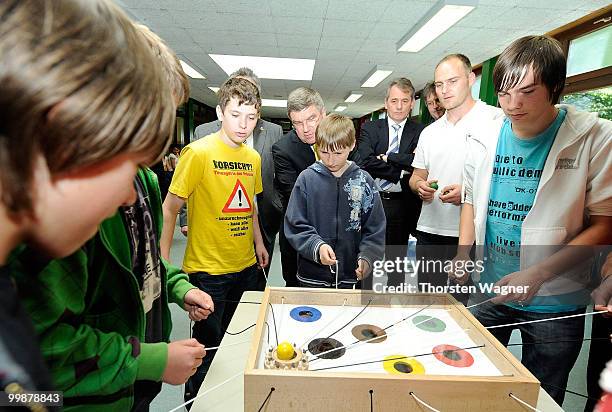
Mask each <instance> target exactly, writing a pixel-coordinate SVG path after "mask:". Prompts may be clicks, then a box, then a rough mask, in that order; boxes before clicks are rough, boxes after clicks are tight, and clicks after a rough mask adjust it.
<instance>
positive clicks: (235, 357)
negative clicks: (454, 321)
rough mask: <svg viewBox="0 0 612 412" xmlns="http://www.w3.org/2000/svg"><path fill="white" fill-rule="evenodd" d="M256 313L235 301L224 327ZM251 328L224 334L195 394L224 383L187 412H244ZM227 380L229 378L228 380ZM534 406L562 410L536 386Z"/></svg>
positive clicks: (256, 297)
mask: <svg viewBox="0 0 612 412" xmlns="http://www.w3.org/2000/svg"><path fill="white" fill-rule="evenodd" d="M262 297H263V292H246V293H245V294H244V295H243V296H242V299H241V300H242V301H245V302H260V301H261V300H262ZM258 314H259V305H254V304H247V303H241V304H239V305H238V308H237V309H236V313H235V314H234V317H233V318H232V321H231V323H230V325H229V328H228V330H229V331H230V332H238V331H241V330H243V329H245V328H247V327H249V326H251V325H252V324H254V323H255V322H256V321H257V316H258ZM254 330H255V328H254V327H253V328H250V329H249V330H247V331H246V332H244V333H241V334H239V335H235V336H233V335H225V336H224V338H223V340H222V341H221V348H220V349H219V350H218V353H217V354H216V355H215V359H214V360H213V362H212V365H211V367H210V370H209V371H208V374H207V375H206V378H205V380H204V383H203V385H202V387H201V388H200V392H199V393H203V392H205V391H207V390H208V389H210V388H214V387H215V386H217V385H220V384H222V383H223V382H225V381H227V382H226V383H223V384H222V385H220V386H218V387H216V388H215V389H213V390H210V391H209V392H208V393H206V394H205V395H204V396H202V397H200V398H198V399H197V400H196V401H195V402H194V404H193V407H192V408H191V412H243V411H244V377H243V376H242V375H239V376H236V375H237V374H238V373H240V372H242V371H244V369H245V365H246V361H247V356H248V354H249V349H250V347H251V343H250V340H251V338H252V337H253V332H254ZM245 341H248V342H245ZM240 342H244V343H240ZM232 344H234V345H232ZM227 345H231V346H227ZM224 346H225V347H224ZM232 377H233V378H232ZM230 378H231V379H230ZM228 379H230V380H229V381H228ZM262 402H263V399H262ZM537 408H538V409H539V410H541V411H543V412H559V411H560V412H563V409H562V408H561V407H559V405H557V404H556V403H555V401H554V400H553V399H552V398H551V397H550V396H549V395H548V394H547V393H546V391H544V390H543V389H542V388H540V394H539V398H538V404H537ZM249 412H250V411H249ZM319 412H323V411H319Z"/></svg>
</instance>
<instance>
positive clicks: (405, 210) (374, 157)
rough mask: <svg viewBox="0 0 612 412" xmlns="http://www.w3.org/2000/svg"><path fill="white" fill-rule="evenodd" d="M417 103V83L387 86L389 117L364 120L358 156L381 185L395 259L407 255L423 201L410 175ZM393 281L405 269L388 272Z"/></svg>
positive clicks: (389, 254)
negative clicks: (415, 192) (413, 114)
mask: <svg viewBox="0 0 612 412" xmlns="http://www.w3.org/2000/svg"><path fill="white" fill-rule="evenodd" d="M413 106H414V87H413V86H412V82H411V81H410V80H409V79H406V78H404V77H401V78H398V79H395V80H393V81H392V82H391V83H390V84H389V86H388V87H387V96H386V98H385V109H387V118H386V119H379V120H375V121H372V122H367V123H364V125H363V126H362V128H361V133H360V136H359V145H358V148H357V154H356V156H355V160H356V161H357V164H358V165H359V166H360V167H361V168H362V169H364V170H365V171H367V172H368V173H369V174H370V175H372V177H373V178H375V179H376V183H377V184H378V187H379V188H380V197H381V199H382V204H383V208H384V210H385V216H386V218H387V227H386V236H385V244H386V251H385V257H386V259H387V260H393V261H395V260H396V258H400V259H403V258H404V257H405V256H406V250H407V247H408V237H409V235H410V233H411V232H414V229H415V227H416V221H417V218H418V216H419V210H420V207H421V205H420V201H419V200H418V199H417V198H416V197H415V196H414V195H413V194H412V192H410V190H409V188H408V186H407V179H408V178H409V177H410V174H411V173H412V166H411V164H412V159H413V158H414V149H415V148H416V146H417V142H418V141H419V135H420V134H421V130H423V126H422V125H421V124H418V123H415V122H412V121H410V120H409V119H408V117H409V116H410V112H411V110H412V107H413ZM387 276H388V282H387V283H388V284H389V285H399V284H401V283H403V281H404V273H403V272H397V273H396V272H392V273H387Z"/></svg>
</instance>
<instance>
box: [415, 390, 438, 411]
mask: <svg viewBox="0 0 612 412" xmlns="http://www.w3.org/2000/svg"><path fill="white" fill-rule="evenodd" d="M410 396H412V397H413V398H414V399H415V400H416V401H417V402H418V403H420V404H421V405H423V406H425V407H426V408H428V409H429V410H432V411H434V412H440V410H439V409H436V408H434V407H433V406H431V405H430V404H428V403H426V402H425V401H423V400H421V399H420V398H419V397H418V396H416V395H415V394H414V392H410Z"/></svg>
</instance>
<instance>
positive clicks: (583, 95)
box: [562, 86, 612, 120]
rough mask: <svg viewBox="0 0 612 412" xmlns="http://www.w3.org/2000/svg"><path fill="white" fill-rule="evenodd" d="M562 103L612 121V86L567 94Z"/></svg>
mask: <svg viewBox="0 0 612 412" xmlns="http://www.w3.org/2000/svg"><path fill="white" fill-rule="evenodd" d="M562 102H563V103H567V104H571V105H574V106H576V107H577V108H578V109H580V110H584V111H587V112H595V113H598V114H599V117H601V118H602V119H608V120H612V86H608V87H603V88H601V89H595V90H588V91H583V92H576V93H571V94H566V95H565V96H563V100H562Z"/></svg>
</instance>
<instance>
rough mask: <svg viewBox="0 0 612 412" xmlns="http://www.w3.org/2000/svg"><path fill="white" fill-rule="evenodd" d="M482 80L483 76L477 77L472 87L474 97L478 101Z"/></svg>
mask: <svg viewBox="0 0 612 412" xmlns="http://www.w3.org/2000/svg"><path fill="white" fill-rule="evenodd" d="M481 80H482V76H481V75H478V76H476V81H475V82H474V84H473V85H472V97H473V98H474V99H475V100H477V99H480V81H481Z"/></svg>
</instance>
